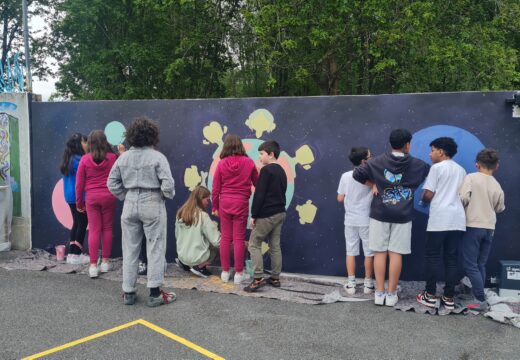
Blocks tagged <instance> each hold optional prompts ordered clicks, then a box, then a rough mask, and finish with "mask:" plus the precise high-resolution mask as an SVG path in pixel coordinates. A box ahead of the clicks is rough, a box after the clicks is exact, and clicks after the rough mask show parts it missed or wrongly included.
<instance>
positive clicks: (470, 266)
mask: <svg viewBox="0 0 520 360" xmlns="http://www.w3.org/2000/svg"><path fill="white" fill-rule="evenodd" d="M494 232H495V231H494V230H491V229H480V228H472V227H468V228H466V232H465V233H464V238H463V240H462V242H463V257H464V270H465V271H466V275H467V276H468V278H469V280H470V281H471V286H472V289H473V295H474V296H475V297H476V298H477V300H479V301H485V300H486V296H485V294H484V284H485V283H486V262H487V259H488V256H489V251H490V250H491V244H492V242H493V234H494Z"/></svg>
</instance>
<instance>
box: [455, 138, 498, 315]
mask: <svg viewBox="0 0 520 360" xmlns="http://www.w3.org/2000/svg"><path fill="white" fill-rule="evenodd" d="M498 162H499V159H498V154H497V152H496V151H495V150H493V149H490V148H487V149H484V150H481V151H480V152H479V153H478V154H477V169H478V172H476V173H472V174H468V175H466V177H465V178H464V182H463V183H462V187H461V188H460V198H461V200H462V204H463V205H464V209H465V211H466V233H465V234H464V237H463V240H462V245H463V247H462V255H463V258H464V270H465V271H466V275H467V276H468V278H469V280H470V281H471V286H472V290H473V295H474V296H475V298H476V302H475V303H474V304H471V305H469V306H468V308H470V309H472V310H475V311H481V312H485V311H487V309H488V304H487V302H486V296H485V294H484V284H485V282H486V262H487V258H488V255H489V251H490V250H491V243H492V241H493V234H494V231H495V224H496V221H497V217H496V213H500V212H502V211H504V210H505V205H504V191H502V188H501V187H500V184H499V183H498V181H496V179H495V178H494V177H493V173H494V172H495V171H496V170H498Z"/></svg>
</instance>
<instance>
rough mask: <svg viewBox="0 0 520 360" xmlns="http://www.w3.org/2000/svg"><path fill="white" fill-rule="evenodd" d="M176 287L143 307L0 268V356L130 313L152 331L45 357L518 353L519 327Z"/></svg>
mask: <svg viewBox="0 0 520 360" xmlns="http://www.w3.org/2000/svg"><path fill="white" fill-rule="evenodd" d="M176 293H177V295H178V300H177V301H176V302H175V303H173V304H170V305H167V306H161V307H158V308H148V307H146V305H145V301H146V297H147V295H148V291H147V289H146V288H145V287H139V293H138V303H136V304H135V305H134V306H124V305H123V304H122V298H121V284H120V283H119V282H115V281H109V280H102V279H96V280H92V279H89V278H88V277H87V276H85V275H76V274H74V275H70V274H69V275H65V274H55V273H49V272H35V271H21V270H14V271H7V270H4V269H0V359H20V358H23V357H27V356H30V355H34V354H37V353H40V352H43V351H46V350H49V349H56V348H57V347H60V346H62V345H64V344H67V343H70V342H72V341H75V340H78V339H84V338H85V337H87V336H90V335H94V334H98V333H100V332H103V331H105V330H109V329H112V328H114V327H117V326H120V325H124V324H128V323H130V322H133V321H135V320H138V319H143V320H146V321H147V322H149V323H151V324H153V325H155V326H158V327H160V329H159V332H158V331H156V330H153V329H150V328H149V327H146V326H143V325H141V324H135V325H132V326H128V327H126V328H124V329H122V330H120V331H117V332H113V333H109V334H107V335H104V336H100V337H98V338H95V339H93V340H90V341H87V342H83V343H80V344H78V345H76V346H72V347H69V348H65V349H62V350H60V351H57V352H54V353H52V354H50V355H48V356H46V357H44V358H45V359H207V358H208V356H206V355H204V354H203V353H201V352H197V351H196V350H193V347H196V346H199V347H201V348H203V349H205V350H206V351H207V353H206V354H208V353H209V354H214V355H216V356H220V357H222V358H225V359H441V358H442V359H518V358H520V330H519V329H516V328H514V327H512V326H508V325H503V324H499V323H497V322H494V321H491V320H490V319H486V318H484V317H482V316H469V315H466V316H464V315H449V316H431V315H424V314H416V313H413V312H406V313H404V312H401V311H397V310H394V309H392V308H387V307H376V306H375V305H373V303H371V302H361V303H335V304H330V305H305V304H295V303H289V302H283V301H279V300H270V299H263V298H251V297H240V296H237V295H227V294H216V293H207V292H201V291H196V290H176ZM161 329H162V330H161ZM160 331H163V332H165V333H166V335H165V334H164V333H161V332H160ZM168 334H169V335H170V336H171V335H172V334H173V337H174V336H175V335H176V336H179V337H182V338H183V339H185V340H186V341H189V343H188V344H189V345H190V346H191V348H190V346H186V345H185V344H181V343H179V341H176V340H174V339H171V338H169V337H168ZM181 341H182V340H181Z"/></svg>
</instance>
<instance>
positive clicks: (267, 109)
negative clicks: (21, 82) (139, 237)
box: [31, 92, 520, 280]
mask: <svg viewBox="0 0 520 360" xmlns="http://www.w3.org/2000/svg"><path fill="white" fill-rule="evenodd" d="M510 96H511V95H510V94H509V93H506V92H501V93H450V94H407V95H382V96H360V97H353V96H340V97H312V98H269V99H263V98H255V99H225V100H224V99H218V100H164V101H158V100H153V101H152V100H150V101H103V102H71V103H33V104H32V121H31V124H32V125H31V126H32V129H31V130H32V134H33V140H32V145H33V150H32V154H33V178H34V179H39V180H38V181H35V182H34V185H33V234H34V236H33V246H35V247H41V248H45V247H46V246H47V245H50V244H56V243H60V242H61V243H65V242H66V239H67V231H66V229H67V228H68V227H70V224H71V223H72V219H70V214H69V211H68V208H67V207H66V204H65V202H64V200H63V185H62V184H61V183H60V174H59V171H58V164H59V160H60V157H61V153H62V151H63V146H64V143H65V139H66V138H67V137H68V136H69V135H70V134H71V133H73V132H77V131H79V132H81V133H85V134H88V133H89V132H90V131H91V130H93V129H104V130H105V132H106V134H107V138H108V140H109V142H110V143H111V144H113V145H117V144H119V143H124V141H125V140H124V132H125V126H126V125H128V124H129V123H130V122H131V120H132V119H133V118H135V117H137V116H142V115H145V116H148V117H150V118H152V119H154V120H156V121H157V122H158V123H159V125H160V128H161V143H160V144H159V150H160V151H162V152H163V153H164V154H165V155H166V157H167V158H168V159H169V161H170V165H171V168H172V173H173V175H174V179H175V181H176V196H175V198H174V199H173V200H172V201H169V202H167V209H168V214H169V225H168V253H167V257H168V259H169V260H170V261H171V260H173V258H174V257H175V238H174V214H175V212H176V210H177V209H178V208H179V207H180V206H181V205H182V203H183V202H184V201H185V199H186V198H187V196H188V194H189V192H190V190H191V189H193V188H194V187H195V186H196V185H198V184H203V185H206V186H208V187H209V188H211V186H212V181H213V173H214V171H215V168H216V165H217V163H218V161H219V158H218V155H219V153H220V150H221V147H222V144H223V138H224V137H225V135H226V134H228V133H234V134H237V135H239V136H240V137H241V138H242V139H243V142H244V145H245V147H246V150H247V153H248V155H249V156H250V157H251V158H252V159H253V160H257V159H258V152H257V148H258V145H259V144H260V143H261V142H262V141H264V140H267V139H274V140H276V141H278V142H279V143H280V145H281V147H282V150H283V153H282V155H281V156H280V163H281V165H282V167H283V168H284V170H285V171H286V173H287V175H288V179H289V184H290V186H288V189H287V193H286V199H287V220H286V223H285V225H284V228H283V232H282V251H283V255H284V271H288V272H302V273H314V274H326V275H344V273H345V263H344V261H345V241H344V235H343V206H342V204H338V203H337V201H336V190H337V186H338V182H339V179H340V176H341V174H342V173H343V172H345V171H348V170H350V169H351V165H350V163H349V161H348V158H347V154H348V151H349V150H350V148H351V147H352V146H368V147H369V148H370V149H371V150H372V152H373V154H376V155H377V154H380V153H382V152H384V151H388V150H389V144H388V135H389V133H390V131H391V130H392V129H394V128H398V127H404V128H407V129H409V130H410V131H411V132H412V133H413V135H414V138H413V140H412V150H411V152H412V154H413V155H414V156H417V157H418V158H421V159H423V160H425V161H427V162H430V160H429V157H428V154H429V143H430V142H431V141H432V140H433V139H435V138H436V137H439V136H451V137H453V138H454V139H455V141H456V142H457V143H458V145H459V152H458V154H457V155H456V156H455V158H454V160H456V161H457V162H459V163H460V164H461V165H462V166H463V167H464V168H465V169H466V171H467V172H474V171H475V167H474V162H475V161H474V160H475V155H476V153H477V152H478V151H479V150H480V149H482V148H483V147H484V146H491V147H494V148H496V149H497V150H498V151H499V153H500V156H501V168H500V170H499V171H498V172H497V174H496V176H497V179H498V180H499V181H500V183H501V185H502V187H503V188H504V190H505V193H506V207H507V210H506V212H505V213H504V214H502V215H499V217H498V226H497V231H496V236H495V244H494V249H493V251H492V253H491V257H490V260H489V262H488V267H489V269H488V270H489V272H490V274H493V273H494V272H496V270H497V268H498V260H502V259H519V258H520V245H519V244H518V242H517V241H516V240H515V238H514V234H515V233H517V232H518V231H520V223H518V221H517V220H516V218H517V217H518V216H519V215H520V213H519V211H520V209H519V208H518V206H517V204H518V203H519V202H518V201H519V200H520V194H518V192H516V190H515V189H516V184H517V183H518V177H520V168H519V167H518V166H516V163H517V161H518V157H519V156H520V122H518V120H517V119H513V118H512V117H511V109H510V106H509V107H508V106H507V105H506V104H505V99H506V98H508V97H510ZM291 154H293V155H291ZM389 176H391V174H389ZM408 196H414V197H415V199H417V194H408ZM51 209H53V210H51ZM60 209H61V210H60ZM416 209H417V212H416V218H415V221H414V225H413V239H412V255H410V256H405V257H404V260H403V276H402V278H403V279H416V280H417V279H422V276H423V275H422V272H423V263H424V261H423V259H424V242H425V229H426V221H427V209H425V208H422V207H419V206H418V207H416ZM119 211H120V209H119ZM117 218H118V216H117V215H116V219H117ZM116 221H117V220H116ZM115 229H116V230H115V232H116V233H115V238H114V245H113V254H114V255H115V256H119V255H120V254H121V252H120V251H121V250H120V243H118V239H120V227H119V226H117V225H116V226H115ZM119 241H120V240H119ZM266 250H267V245H265V246H264V251H266ZM358 264H360V265H361V264H362V262H358ZM359 270H361V269H359Z"/></svg>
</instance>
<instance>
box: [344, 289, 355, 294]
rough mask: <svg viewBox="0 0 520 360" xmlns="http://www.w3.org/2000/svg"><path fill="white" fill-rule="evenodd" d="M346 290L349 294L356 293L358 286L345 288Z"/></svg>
mask: <svg viewBox="0 0 520 360" xmlns="http://www.w3.org/2000/svg"><path fill="white" fill-rule="evenodd" d="M345 291H346V292H347V294H349V295H355V294H356V288H353V289H351V288H345Z"/></svg>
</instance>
